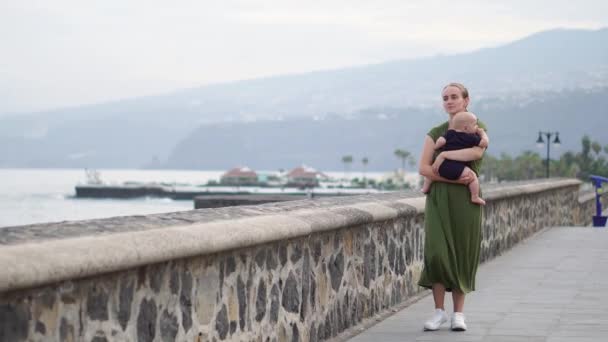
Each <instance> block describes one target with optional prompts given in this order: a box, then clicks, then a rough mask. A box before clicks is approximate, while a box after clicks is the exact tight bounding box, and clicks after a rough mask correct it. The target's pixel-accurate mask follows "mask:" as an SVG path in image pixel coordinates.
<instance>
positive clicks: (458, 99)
mask: <svg viewBox="0 0 608 342" xmlns="http://www.w3.org/2000/svg"><path fill="white" fill-rule="evenodd" d="M441 95H442V96H443V109H444V110H445V111H446V112H447V113H449V114H456V113H458V112H463V111H465V110H466V108H467V106H468V105H469V99H468V98H466V99H465V98H463V97H462V92H461V91H460V89H458V88H457V87H453V86H450V87H447V88H445V89H444V90H443V93H442V94H441Z"/></svg>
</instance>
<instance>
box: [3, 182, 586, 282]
mask: <svg viewBox="0 0 608 342" xmlns="http://www.w3.org/2000/svg"><path fill="white" fill-rule="evenodd" d="M580 184H581V182H580V181H579V180H575V179H549V180H544V181H534V182H528V183H525V182H524V183H506V184H505V185H503V186H500V185H498V186H488V187H484V188H485V189H487V190H486V191H484V198H485V199H486V200H490V201H491V200H496V199H500V198H505V197H512V196H518V195H522V194H533V193H539V192H543V191H547V190H551V189H557V188H562V187H567V186H576V185H580ZM315 202H316V203H315ZM424 202H425V198H424V197H421V196H419V195H417V194H416V195H412V194H411V193H410V194H407V193H387V194H377V195H366V196H353V197H351V198H349V199H345V198H331V199H330V198H327V199H320V200H318V201H317V200H306V201H293V202H285V203H281V204H270V205H268V207H266V208H267V210H268V212H266V213H260V212H255V211H253V214H252V215H246V214H243V215H239V216H237V217H236V218H230V217H224V219H218V220H211V221H202V222H187V221H186V223H181V224H173V225H171V226H161V227H157V228H148V229H136V230H129V229H126V230H124V231H121V232H111V233H105V234H90V235H80V236H63V237H61V238H53V239H43V240H35V241H19V243H13V244H0V270H2V272H0V292H5V291H8V290H15V289H23V288H30V287H36V286H41V285H45V284H50V283H54V282H59V281H64V280H69V279H76V278H82V277H88V276H93V275H97V274H102V273H107V272H115V271H120V270H125V269H131V268H135V267H139V266H143V265H148V264H154V263H160V262H165V261H169V260H174V259H182V258H188V257H193V256H198V255H206V254H213V253H218V252H222V251H228V250H232V249H237V248H246V247H252V246H256V245H261V244H266V243H270V242H273V241H278V240H285V239H292V238H297V237H304V236H308V235H310V234H313V233H319V232H324V231H330V230H334V229H338V228H343V227H349V226H357V225H362V224H369V223H371V222H378V221H386V220H391V219H395V218H397V217H401V216H404V217H407V216H412V215H416V214H421V213H423V212H424ZM264 206H266V205H262V206H259V207H264ZM277 207H278V208H280V210H277ZM249 208H250V209H251V208H255V207H249ZM271 209H272V210H271ZM214 210H217V209H201V210H197V211H193V212H201V211H214ZM239 210H241V211H243V210H245V211H247V210H249V209H248V208H246V207H242V208H241V209H239ZM251 210H253V209H251ZM120 219H123V218H117V219H115V220H120ZM125 220H128V219H125ZM95 221H96V220H92V221H83V222H85V223H86V222H95ZM97 221H100V220H97ZM182 222H184V221H182ZM24 229H26V228H24ZM0 235H2V228H0Z"/></svg>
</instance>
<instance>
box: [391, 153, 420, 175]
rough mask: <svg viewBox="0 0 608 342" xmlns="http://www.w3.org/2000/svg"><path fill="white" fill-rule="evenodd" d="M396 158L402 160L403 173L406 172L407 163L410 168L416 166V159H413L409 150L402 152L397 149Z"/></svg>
mask: <svg viewBox="0 0 608 342" xmlns="http://www.w3.org/2000/svg"><path fill="white" fill-rule="evenodd" d="M394 154H395V156H396V157H397V158H399V159H401V169H402V170H403V171H405V163H406V162H407V163H408V164H409V165H410V166H414V165H416V162H415V161H414V157H412V154H411V153H410V152H409V151H407V150H402V149H399V148H398V149H396V150H395V152H394Z"/></svg>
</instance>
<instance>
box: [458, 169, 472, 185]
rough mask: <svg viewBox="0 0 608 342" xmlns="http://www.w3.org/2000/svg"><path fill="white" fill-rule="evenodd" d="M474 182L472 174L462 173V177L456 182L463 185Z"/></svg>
mask: <svg viewBox="0 0 608 342" xmlns="http://www.w3.org/2000/svg"><path fill="white" fill-rule="evenodd" d="M473 180H474V178H473V172H463V175H461V176H460V178H458V180H457V182H458V183H460V184H464V185H469V183H471V182H472V181H473Z"/></svg>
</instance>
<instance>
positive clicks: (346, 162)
mask: <svg viewBox="0 0 608 342" xmlns="http://www.w3.org/2000/svg"><path fill="white" fill-rule="evenodd" d="M352 162H353V156H351V155H346V156H343V157H342V163H343V164H344V178H347V174H348V171H349V167H350V164H352Z"/></svg>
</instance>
